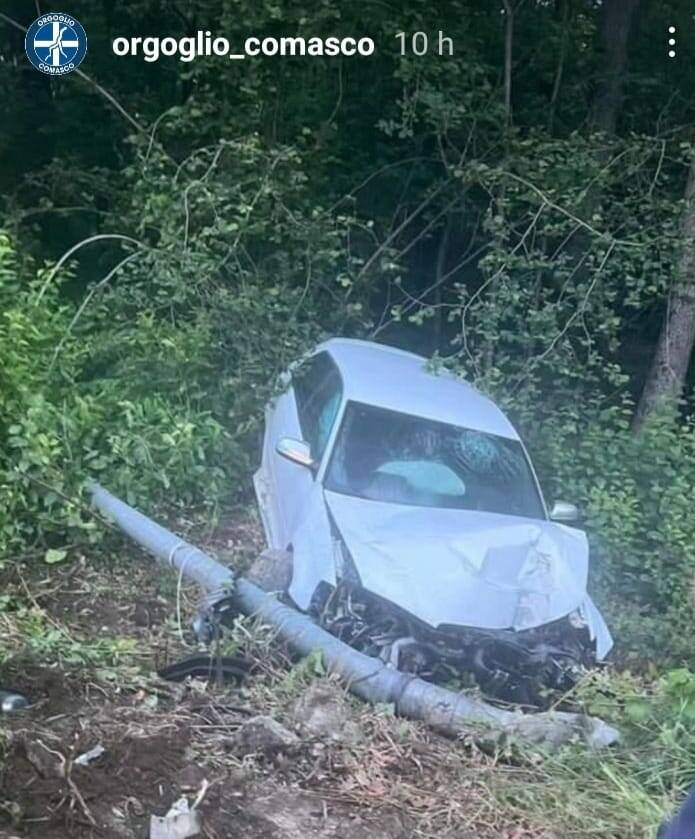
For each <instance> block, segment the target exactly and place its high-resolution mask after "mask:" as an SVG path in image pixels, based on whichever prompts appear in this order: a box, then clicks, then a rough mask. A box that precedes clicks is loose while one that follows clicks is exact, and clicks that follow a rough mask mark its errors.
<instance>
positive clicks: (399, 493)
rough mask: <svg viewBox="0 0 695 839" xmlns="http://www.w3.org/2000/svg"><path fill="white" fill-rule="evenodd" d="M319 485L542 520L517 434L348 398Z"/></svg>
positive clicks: (379, 498) (375, 496)
mask: <svg viewBox="0 0 695 839" xmlns="http://www.w3.org/2000/svg"><path fill="white" fill-rule="evenodd" d="M325 485H326V488H327V489H329V490H332V491H334V492H339V493H343V494H345V495H354V496H357V497H359V498H367V499H370V500H372V501H386V502H390V503H392V504H410V505H415V506H418V507H452V508H455V509H460V510H479V511H481V512H488V513H503V514H507V515H512V516H526V517H528V518H545V514H544V511H543V506H542V503H541V500H540V497H539V494H538V490H537V488H536V482H535V480H534V477H533V474H532V472H531V468H530V466H529V462H528V459H527V457H526V454H525V452H524V449H523V447H522V446H521V443H519V441H518V440H509V439H507V438H506V437H499V436H497V435H496V434H487V433H485V432H482V431H474V430H473V429H470V428H460V427H458V426H455V425H448V424H446V423H442V422H434V421H432V420H428V419H423V418H422V417H415V416H411V415H409V414H402V413H399V412H397V411H387V410H384V409H383V408H375V407H373V406H371V405H363V404H361V403H357V402H350V403H349V404H348V406H347V408H346V411H345V416H344V418H343V422H342V425H341V428H340V432H339V434H338V439H337V441H336V444H335V447H334V449H333V454H332V456H331V462H330V464H329V468H328V472H327V476H326V481H325Z"/></svg>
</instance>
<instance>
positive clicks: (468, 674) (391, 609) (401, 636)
mask: <svg viewBox="0 0 695 839" xmlns="http://www.w3.org/2000/svg"><path fill="white" fill-rule="evenodd" d="M592 609H593V612H594V613H595V614H596V615H598V617H599V619H600V620H601V623H602V619H601V617H600V614H599V613H598V611H597V610H596V608H595V607H594V606H593V604H592V603H591V601H588V604H587V605H585V604H582V607H581V608H579V609H577V610H575V611H574V612H572V613H571V614H569V615H567V616H565V617H564V618H561V619H558V620H555V621H552V622H550V623H547V624H544V625H543V626H535V627H532V628H528V629H521V630H516V629H499V630H495V629H477V628H474V627H464V626H446V625H441V626H439V627H437V628H436V629H435V628H433V627H430V626H428V625H427V624H424V623H423V622H422V621H420V620H418V619H417V618H414V617H413V616H412V615H410V614H409V613H408V612H405V611H404V610H402V609H400V608H399V607H398V606H396V605H394V604H392V603H390V602H389V601H387V600H384V599H383V598H380V597H378V596H377V595H374V594H372V593H371V592H368V591H366V590H365V589H364V588H362V587H360V586H357V585H355V584H354V583H349V582H345V581H342V582H339V583H338V585H337V587H336V586H332V585H329V584H328V583H322V584H321V585H320V586H319V588H318V589H317V591H316V593H315V596H314V598H313V600H312V604H311V609H310V612H311V614H312V616H313V617H314V619H315V620H316V621H317V622H318V623H319V624H320V625H321V626H323V627H324V628H325V629H327V630H328V631H330V632H331V633H332V634H334V635H336V636H337V637H338V638H340V640H342V641H344V642H345V643H347V644H350V646H352V647H354V648H356V649H358V650H359V651H360V652H363V653H365V654H367V655H371V656H375V657H378V658H380V659H381V660H383V661H385V662H387V663H388V664H389V665H390V666H392V667H394V668H396V669H398V670H401V671H403V672H407V673H413V674H415V675H418V676H420V677H421V678H424V679H426V680H428V681H431V682H434V683H437V684H451V683H457V684H458V685H460V686H461V687H466V686H469V687H472V686H475V685H477V686H478V687H479V688H480V689H481V690H482V692H483V693H484V694H485V695H487V696H489V697H491V698H494V699H497V700H501V701H504V702H513V703H517V704H522V705H530V706H534V707H546V706H548V705H549V704H551V702H552V701H553V700H554V699H555V698H557V696H558V695H560V694H563V693H566V692H567V691H569V690H570V689H571V688H572V687H573V685H574V684H575V683H576V681H577V678H578V676H579V675H580V674H581V673H582V672H584V671H585V670H586V669H588V668H591V667H595V666H596V664H597V662H598V661H599V659H600V655H599V654H598V649H597V646H598V644H599V643H600V642H599V636H600V635H602V633H601V631H600V629H601V628H600V627H598V629H599V632H598V633H597V631H596V630H597V627H596V626H595V625H594V623H592V618H593V614H592ZM604 626H605V624H604ZM606 632H607V630H606ZM603 641H604V643H605V638H604V639H603ZM608 644H609V647H610V635H608Z"/></svg>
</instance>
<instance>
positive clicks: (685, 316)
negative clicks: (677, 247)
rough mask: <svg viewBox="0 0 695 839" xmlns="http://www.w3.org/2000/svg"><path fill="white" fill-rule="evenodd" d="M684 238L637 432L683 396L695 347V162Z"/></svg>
mask: <svg viewBox="0 0 695 839" xmlns="http://www.w3.org/2000/svg"><path fill="white" fill-rule="evenodd" d="M681 238H682V243H681V255H680V259H679V260H678V266H677V269H676V278H675V280H674V283H673V286H672V288H671V292H670V294H669V298H668V305H667V309H666V317H665V318H664V322H663V324H662V326H661V332H660V334H659V340H658V342H657V345H656V350H655V351H654V357H653V359H652V364H651V367H650V370H649V374H648V376H647V381H646V382H645V385H644V388H643V390H642V396H641V398H640V401H639V404H638V406H637V411H636V413H635V418H634V423H633V426H634V428H635V430H639V429H640V428H641V427H642V425H643V424H644V422H645V420H646V419H647V417H649V415H650V414H652V413H654V411H655V410H657V409H658V408H660V407H663V406H664V405H665V404H668V403H669V402H673V401H674V400H676V399H677V398H678V397H679V396H680V395H681V393H682V392H683V387H684V385H685V379H686V375H687V373H688V365H689V364H690V357H691V355H692V352H693V345H695V158H693V160H692V162H691V164H690V171H689V172H688V183H687V185H686V188H685V209H684V211H683V217H682V219H681Z"/></svg>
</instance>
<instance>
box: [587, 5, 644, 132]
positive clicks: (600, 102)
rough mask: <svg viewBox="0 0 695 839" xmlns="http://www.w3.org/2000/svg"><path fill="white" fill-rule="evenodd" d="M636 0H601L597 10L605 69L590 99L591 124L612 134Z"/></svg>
mask: <svg viewBox="0 0 695 839" xmlns="http://www.w3.org/2000/svg"><path fill="white" fill-rule="evenodd" d="M638 3H639V0H605V2H604V4H603V8H602V12H601V42H602V45H603V54H604V56H605V67H606V69H605V72H604V74H603V78H602V81H601V85H600V88H599V92H598V95H597V96H596V100H595V102H594V108H593V113H592V115H591V125H592V127H593V128H594V129H595V130H597V131H605V132H606V133H607V134H615V129H616V126H617V123H618V115H619V114H620V108H621V105H622V102H623V88H624V86H625V76H626V70H627V42H628V37H629V35H630V27H631V25H632V18H633V17H634V13H635V9H636V8H637V5H638Z"/></svg>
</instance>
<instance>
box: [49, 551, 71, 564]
mask: <svg viewBox="0 0 695 839" xmlns="http://www.w3.org/2000/svg"><path fill="white" fill-rule="evenodd" d="M67 555H68V552H67V551H65V550H63V549H62V548H49V549H48V550H47V551H46V556H44V558H43V559H44V562H45V563H46V564H47V565H56V564H57V563H58V562H62V561H63V560H64V559H65V558H66V557H67Z"/></svg>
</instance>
